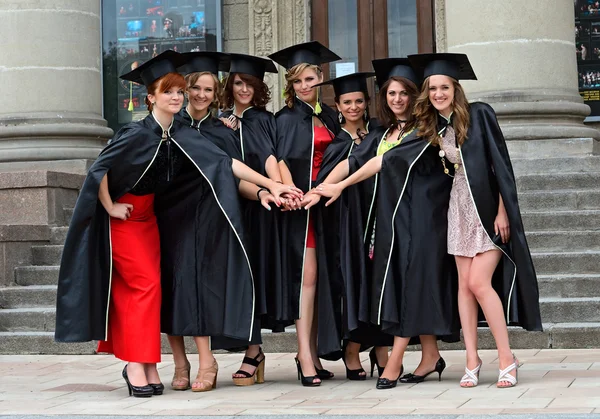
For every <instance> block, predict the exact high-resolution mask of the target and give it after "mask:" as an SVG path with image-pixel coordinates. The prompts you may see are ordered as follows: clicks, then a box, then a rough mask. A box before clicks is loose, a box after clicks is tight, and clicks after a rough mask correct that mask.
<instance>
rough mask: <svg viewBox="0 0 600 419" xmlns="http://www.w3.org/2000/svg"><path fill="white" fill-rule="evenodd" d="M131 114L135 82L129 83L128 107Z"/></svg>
mask: <svg viewBox="0 0 600 419" xmlns="http://www.w3.org/2000/svg"><path fill="white" fill-rule="evenodd" d="M127 110H128V111H129V112H133V82H131V81H130V82H129V106H128V107H127Z"/></svg>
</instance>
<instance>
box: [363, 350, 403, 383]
mask: <svg viewBox="0 0 600 419" xmlns="http://www.w3.org/2000/svg"><path fill="white" fill-rule="evenodd" d="M376 349H377V348H376V347H375V346H373V349H371V351H370V352H369V360H370V361H371V377H373V372H375V366H377V374H378V376H379V377H381V375H382V374H383V370H384V368H385V367H382V366H381V365H379V361H378V360H377V350H376ZM401 375H402V374H401Z"/></svg>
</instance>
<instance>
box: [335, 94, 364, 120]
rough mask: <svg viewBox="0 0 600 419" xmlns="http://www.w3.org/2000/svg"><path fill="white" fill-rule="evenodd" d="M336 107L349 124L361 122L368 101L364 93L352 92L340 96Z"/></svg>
mask: <svg viewBox="0 0 600 419" xmlns="http://www.w3.org/2000/svg"><path fill="white" fill-rule="evenodd" d="M335 105H336V107H337V109H338V111H340V112H341V113H342V115H343V116H344V118H345V119H346V121H347V122H356V121H360V120H361V119H362V117H363V115H364V114H365V111H366V109H367V101H366V99H365V94H364V93H363V92H351V93H345V94H343V95H340V97H339V100H338V102H336V104H335Z"/></svg>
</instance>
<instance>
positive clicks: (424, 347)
mask: <svg viewBox="0 0 600 419" xmlns="http://www.w3.org/2000/svg"><path fill="white" fill-rule="evenodd" d="M419 339H420V340H421V362H420V363H419V366H418V367H417V368H416V369H415V371H414V372H413V374H415V375H425V374H427V373H429V372H431V371H433V370H434V369H435V364H436V363H437V362H438V360H439V359H440V351H439V349H438V346H437V337H436V336H434V335H421V336H419Z"/></svg>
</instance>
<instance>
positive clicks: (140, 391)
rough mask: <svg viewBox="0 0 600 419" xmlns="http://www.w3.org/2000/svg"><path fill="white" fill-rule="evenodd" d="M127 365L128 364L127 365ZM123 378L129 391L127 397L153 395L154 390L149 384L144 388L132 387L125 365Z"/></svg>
mask: <svg viewBox="0 0 600 419" xmlns="http://www.w3.org/2000/svg"><path fill="white" fill-rule="evenodd" d="M128 365H129V364H128ZM122 375H123V378H124V379H125V382H126V383H127V388H128V389H129V395H130V396H131V395H133V397H152V395H153V394H154V389H153V388H152V386H151V385H150V384H146V385H145V386H140V387H138V386H134V385H133V384H131V383H130V382H129V377H127V365H125V368H123V374H122Z"/></svg>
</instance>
